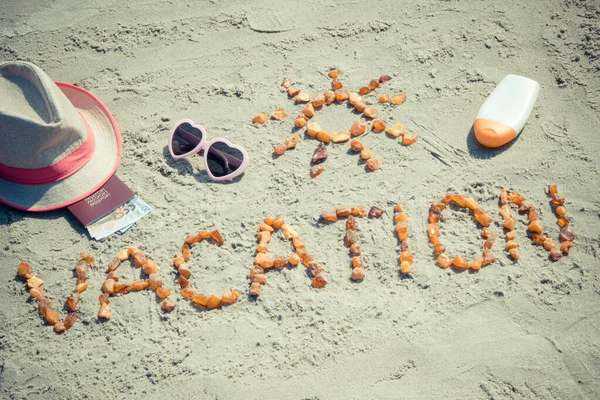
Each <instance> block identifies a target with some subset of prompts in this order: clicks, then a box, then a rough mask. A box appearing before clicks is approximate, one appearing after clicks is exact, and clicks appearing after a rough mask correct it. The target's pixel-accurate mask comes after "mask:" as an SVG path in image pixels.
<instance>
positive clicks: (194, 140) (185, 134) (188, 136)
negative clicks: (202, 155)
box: [177, 127, 200, 145]
mask: <svg viewBox="0 0 600 400" xmlns="http://www.w3.org/2000/svg"><path fill="white" fill-rule="evenodd" d="M177 133H179V134H180V135H181V137H182V138H184V139H185V140H187V141H188V142H189V143H193V144H194V145H198V143H200V139H198V137H197V136H194V135H193V134H191V133H189V132H188V131H186V130H185V129H183V128H181V127H178V128H177Z"/></svg>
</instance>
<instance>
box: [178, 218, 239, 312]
mask: <svg viewBox="0 0 600 400" xmlns="http://www.w3.org/2000/svg"><path fill="white" fill-rule="evenodd" d="M207 239H210V240H211V241H212V242H213V243H215V244H217V245H219V246H222V245H223V243H225V242H224V240H223V236H221V233H220V232H219V231H218V230H216V229H215V230H213V231H208V230H201V231H200V232H198V233H196V234H189V235H188V236H187V237H186V238H185V241H184V243H183V246H182V247H181V253H182V255H181V256H180V257H175V258H174V259H173V265H174V266H175V268H176V269H177V273H178V276H177V281H178V282H179V286H180V287H181V295H182V296H183V297H185V298H186V299H187V300H190V301H192V302H193V303H194V304H196V305H197V306H200V307H202V308H206V309H208V310H213V309H215V308H218V307H221V306H222V305H224V304H233V303H235V302H236V301H237V299H238V297H240V292H239V290H236V289H233V288H231V289H229V290H227V291H226V292H225V293H223V295H222V296H221V297H218V296H216V295H215V294H214V293H213V294H211V295H210V296H207V295H205V294H202V293H197V292H196V291H195V290H194V287H193V286H192V283H191V282H190V277H191V276H192V271H191V269H190V266H189V265H188V264H187V261H189V260H190V259H191V258H192V253H191V246H192V245H194V244H196V243H200V242H202V241H204V240H207Z"/></svg>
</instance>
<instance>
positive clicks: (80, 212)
mask: <svg viewBox="0 0 600 400" xmlns="http://www.w3.org/2000/svg"><path fill="white" fill-rule="evenodd" d="M134 196H135V193H133V191H132V190H131V189H129V187H127V185H125V184H124V183H123V181H121V180H120V179H119V177H118V176H117V175H113V176H112V177H111V178H110V179H109V180H108V181H106V183H105V184H104V185H103V186H102V187H101V188H100V189H98V190H97V191H96V192H94V193H93V194H91V195H89V196H88V197H86V198H85V199H83V200H79V201H78V202H77V203H73V204H71V205H70V206H68V207H67V208H68V209H69V211H70V212H71V214H73V215H74V216H75V218H77V220H79V222H81V223H82V224H83V226H85V227H87V226H88V225H90V224H91V223H92V222H94V221H96V220H97V219H99V218H102V217H103V216H105V215H106V214H108V213H110V212H111V211H113V210H114V209H115V208H117V207H119V206H120V205H121V204H123V203H125V202H127V201H129V200H131V199H132V198H133V197H134Z"/></svg>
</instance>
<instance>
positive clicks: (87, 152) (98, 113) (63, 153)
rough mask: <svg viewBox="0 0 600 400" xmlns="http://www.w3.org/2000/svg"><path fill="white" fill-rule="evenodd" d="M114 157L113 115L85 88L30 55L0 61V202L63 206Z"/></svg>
mask: <svg viewBox="0 0 600 400" xmlns="http://www.w3.org/2000/svg"><path fill="white" fill-rule="evenodd" d="M120 160H121V135H120V134H119V128H118V127H117V123H116V122H115V119H114V118H113V116H112V115H111V114H110V111H108V109H107V108H106V106H105V105H104V104H102V102H100V100H98V99H97V98H96V97H95V96H94V95H93V94H91V93H90V92H88V91H86V90H84V89H82V88H80V87H77V86H73V85H70V84H68V83H61V82H56V83H54V82H53V81H52V79H50V77H49V76H48V75H46V73H45V72H44V71H42V70H41V69H40V68H39V67H37V66H35V65H33V64H31V63H27V62H20V61H16V62H6V63H0V202H2V203H5V204H8V205H9V206H12V207H15V208H18V209H22V210H29V211H49V210H54V209H57V208H61V207H66V206H68V205H70V204H72V203H75V202H77V201H79V200H81V199H83V198H85V197H87V196H89V195H90V194H92V193H94V192H95V191H96V190H98V189H99V188H100V187H101V186H102V185H103V184H104V183H105V182H106V181H107V180H108V179H109V178H110V177H111V176H112V175H113V174H114V173H115V171H116V169H117V166H118V165H119V161H120Z"/></svg>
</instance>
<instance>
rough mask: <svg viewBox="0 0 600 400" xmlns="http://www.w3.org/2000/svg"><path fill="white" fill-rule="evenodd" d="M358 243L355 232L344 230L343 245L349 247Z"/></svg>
mask: <svg viewBox="0 0 600 400" xmlns="http://www.w3.org/2000/svg"><path fill="white" fill-rule="evenodd" d="M357 241H358V235H357V234H356V231H355V230H352V229H348V230H346V234H345V235H344V244H345V245H346V247H350V245H352V244H354V243H356V242H357Z"/></svg>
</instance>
